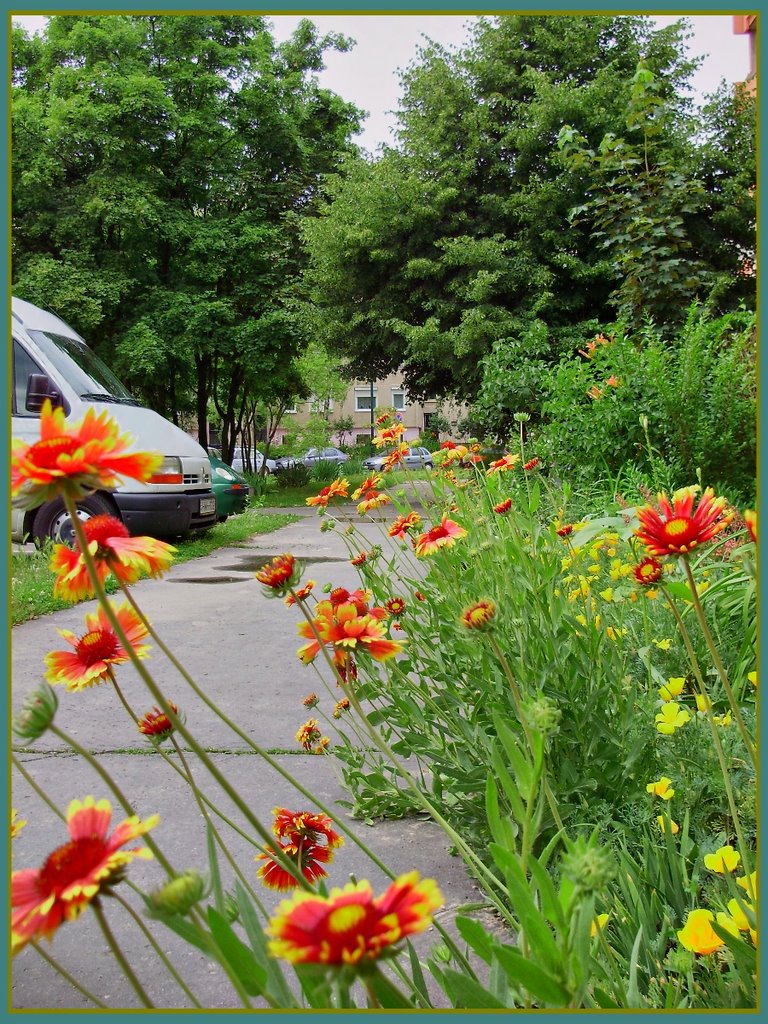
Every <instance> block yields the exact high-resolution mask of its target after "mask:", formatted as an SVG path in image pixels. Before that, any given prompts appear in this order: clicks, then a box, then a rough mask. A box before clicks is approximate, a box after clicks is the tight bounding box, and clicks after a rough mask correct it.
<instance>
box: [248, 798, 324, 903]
mask: <svg viewBox="0 0 768 1024" xmlns="http://www.w3.org/2000/svg"><path fill="white" fill-rule="evenodd" d="M272 813H273V815H274V817H275V821H274V824H273V826H272V831H273V832H274V834H275V836H276V837H277V839H278V840H279V850H280V852H281V853H283V854H284V855H285V856H286V857H288V858H289V859H290V860H291V861H293V862H294V864H295V865H296V868H297V870H298V871H300V872H301V873H302V874H303V876H304V877H305V878H306V879H307V881H308V882H311V883H314V882H315V881H316V880H317V879H318V878H325V877H326V876H327V874H328V872H327V871H326V870H325V867H324V866H323V865H325V864H329V863H330V862H331V861H332V860H333V851H334V850H335V849H336V848H337V847H339V846H342V845H343V843H344V839H343V837H342V836H341V835H339V833H338V832H336V831H335V830H334V829H333V827H332V822H331V819H330V818H328V817H326V816H325V815H324V814H312V813H311V812H309V811H299V812H297V811H289V810H287V809H286V808H284V807H275V808H274V809H273V811H272ZM275 854H276V850H275V848H274V847H267V849H266V850H265V851H264V852H263V853H260V854H259V855H258V856H257V857H256V858H255V859H256V861H257V862H258V861H260V860H263V861H264V862H265V863H264V864H263V865H262V867H261V868H259V870H258V872H257V875H258V877H259V878H261V880H262V882H263V883H264V885H266V886H267V887H268V888H270V889H277V890H288V889H295V888H296V886H297V884H298V882H297V879H296V877H295V876H294V875H292V874H291V872H290V871H289V870H288V869H287V868H286V867H285V866H284V865H283V864H282V863H281V862H280V861H279V860H278V859H277V858H276V856H275Z"/></svg>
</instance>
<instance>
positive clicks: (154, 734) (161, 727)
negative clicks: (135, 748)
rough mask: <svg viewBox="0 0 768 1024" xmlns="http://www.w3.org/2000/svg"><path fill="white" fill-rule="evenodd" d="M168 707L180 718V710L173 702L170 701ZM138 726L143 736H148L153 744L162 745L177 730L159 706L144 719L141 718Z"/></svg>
mask: <svg viewBox="0 0 768 1024" xmlns="http://www.w3.org/2000/svg"><path fill="white" fill-rule="evenodd" d="M168 707H169V708H170V709H171V711H172V712H173V714H174V715H176V717H177V718H178V715H179V709H178V708H177V707H176V705H175V704H174V703H173V701H171V700H169V701H168ZM136 724H137V725H138V727H139V732H140V733H141V735H142V736H146V737H147V738H148V739H150V740H151V741H152V742H153V743H162V742H163V740H167V739H168V738H169V737H170V736H171V735H172V734H173V730H174V729H175V728H176V726H175V725H174V724H173V722H172V721H171V720H170V718H169V717H168V715H167V714H166V713H165V711H163V710H162V708H159V707H157V705H155V707H154V708H153V709H152V710H151V711H148V712H147V713H146V715H144V717H143V718H140V719H139V720H138V722H137V723H136Z"/></svg>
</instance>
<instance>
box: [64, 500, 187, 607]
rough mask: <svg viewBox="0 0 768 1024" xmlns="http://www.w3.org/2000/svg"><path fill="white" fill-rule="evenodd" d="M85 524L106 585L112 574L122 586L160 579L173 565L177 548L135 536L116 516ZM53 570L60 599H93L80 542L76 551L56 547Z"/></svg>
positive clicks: (103, 516)
mask: <svg viewBox="0 0 768 1024" xmlns="http://www.w3.org/2000/svg"><path fill="white" fill-rule="evenodd" d="M82 525H83V532H84V533H85V538H86V540H87V541H88V550H89V551H90V553H91V555H92V557H93V560H94V564H95V566H96V575H97V576H98V578H99V580H100V581H101V582H102V583H103V582H104V580H105V579H106V578H107V576H108V575H109V574H110V572H111V573H113V574H114V575H115V577H116V578H117V579H118V580H119V581H120V582H121V583H123V584H129V583H135V582H136V580H138V579H139V578H140V577H141V576H142V575H148V576H160V575H162V574H163V573H164V572H167V571H168V569H169V568H170V566H171V562H172V561H173V556H174V554H175V552H176V548H174V547H172V546H171V545H170V544H166V543H165V541H162V540H156V539H155V538H154V537H131V535H130V534H129V532H128V529H127V527H126V526H125V524H124V523H122V522H121V521H120V520H119V519H117V518H116V517H115V516H109V515H100V516H92V517H91V518H90V519H86V520H85V522H84V523H83V524H82ZM49 568H50V569H51V571H52V572H54V573H56V579H55V580H54V584H53V593H54V595H55V596H56V597H61V598H63V599H64V600H65V601H82V600H84V599H85V598H87V597H93V594H94V590H93V584H92V583H91V578H90V576H89V575H88V570H87V569H86V567H85V561H84V559H83V555H82V553H81V551H80V545H79V544H78V543H77V542H76V543H75V546H74V548H70V547H69V546H68V545H66V544H56V545H54V548H53V552H52V554H51V560H50V562H49Z"/></svg>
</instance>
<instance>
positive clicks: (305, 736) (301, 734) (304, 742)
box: [296, 718, 321, 750]
mask: <svg viewBox="0 0 768 1024" xmlns="http://www.w3.org/2000/svg"><path fill="white" fill-rule="evenodd" d="M320 736H321V732H320V730H319V729H318V727H317V719H316V718H309V719H307V721H306V722H305V723H304V724H303V725H302V726H300V728H299V731H298V732H297V733H296V742H297V743H300V744H301V746H302V747H304V749H305V750H311V749H312V744H313V743H317V741H318V740H319V739H320Z"/></svg>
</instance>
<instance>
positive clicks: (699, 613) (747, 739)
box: [682, 555, 757, 765]
mask: <svg viewBox="0 0 768 1024" xmlns="http://www.w3.org/2000/svg"><path fill="white" fill-rule="evenodd" d="M682 562H683V566H684V568H685V574H686V576H687V577H688V586H689V587H690V589H691V595H692V597H693V607H694V609H695V611H696V618H697V619H698V620H699V625H700V626H701V631H702V633H703V634H704V640H705V641H706V644H707V647H708V648H709V652H710V654H711V655H712V660H713V662H714V663H715V668H716V669H717V674H718V675H719V676H720V682H721V683H722V684H723V689H724V690H725V693H726V696H727V697H728V703H729V705H730V708H731V711H732V712H733V717H734V718H735V719H736V724H737V725H738V728H739V732H740V733H741V738H742V740H743V741H744V746H745V747H746V750H747V753H748V754H749V757H750V759H751V761H752V764H753V765H756V760H757V758H756V753H755V745H754V742H753V741H752V738H751V736H750V735H749V730H748V729H747V726H746V723H745V722H744V719H743V718H742V716H741V708H740V707H739V705H738V702H737V701H736V698H735V697H734V694H733V690H732V688H731V684H730V681H729V679H728V673H727V672H726V670H725V665H723V661H722V658H721V657H720V652H719V651H718V649H717V646H716V644H715V642H714V640H713V639H712V633H711V632H710V629H709V624H708V623H707V619H706V616H705V615H704V609H703V608H702V607H701V601H700V600H699V593H698V589H697V587H696V581H695V579H694V578H693V572H692V571H691V566H690V563H689V562H688V558H687V556H686V555H683V557H682Z"/></svg>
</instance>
